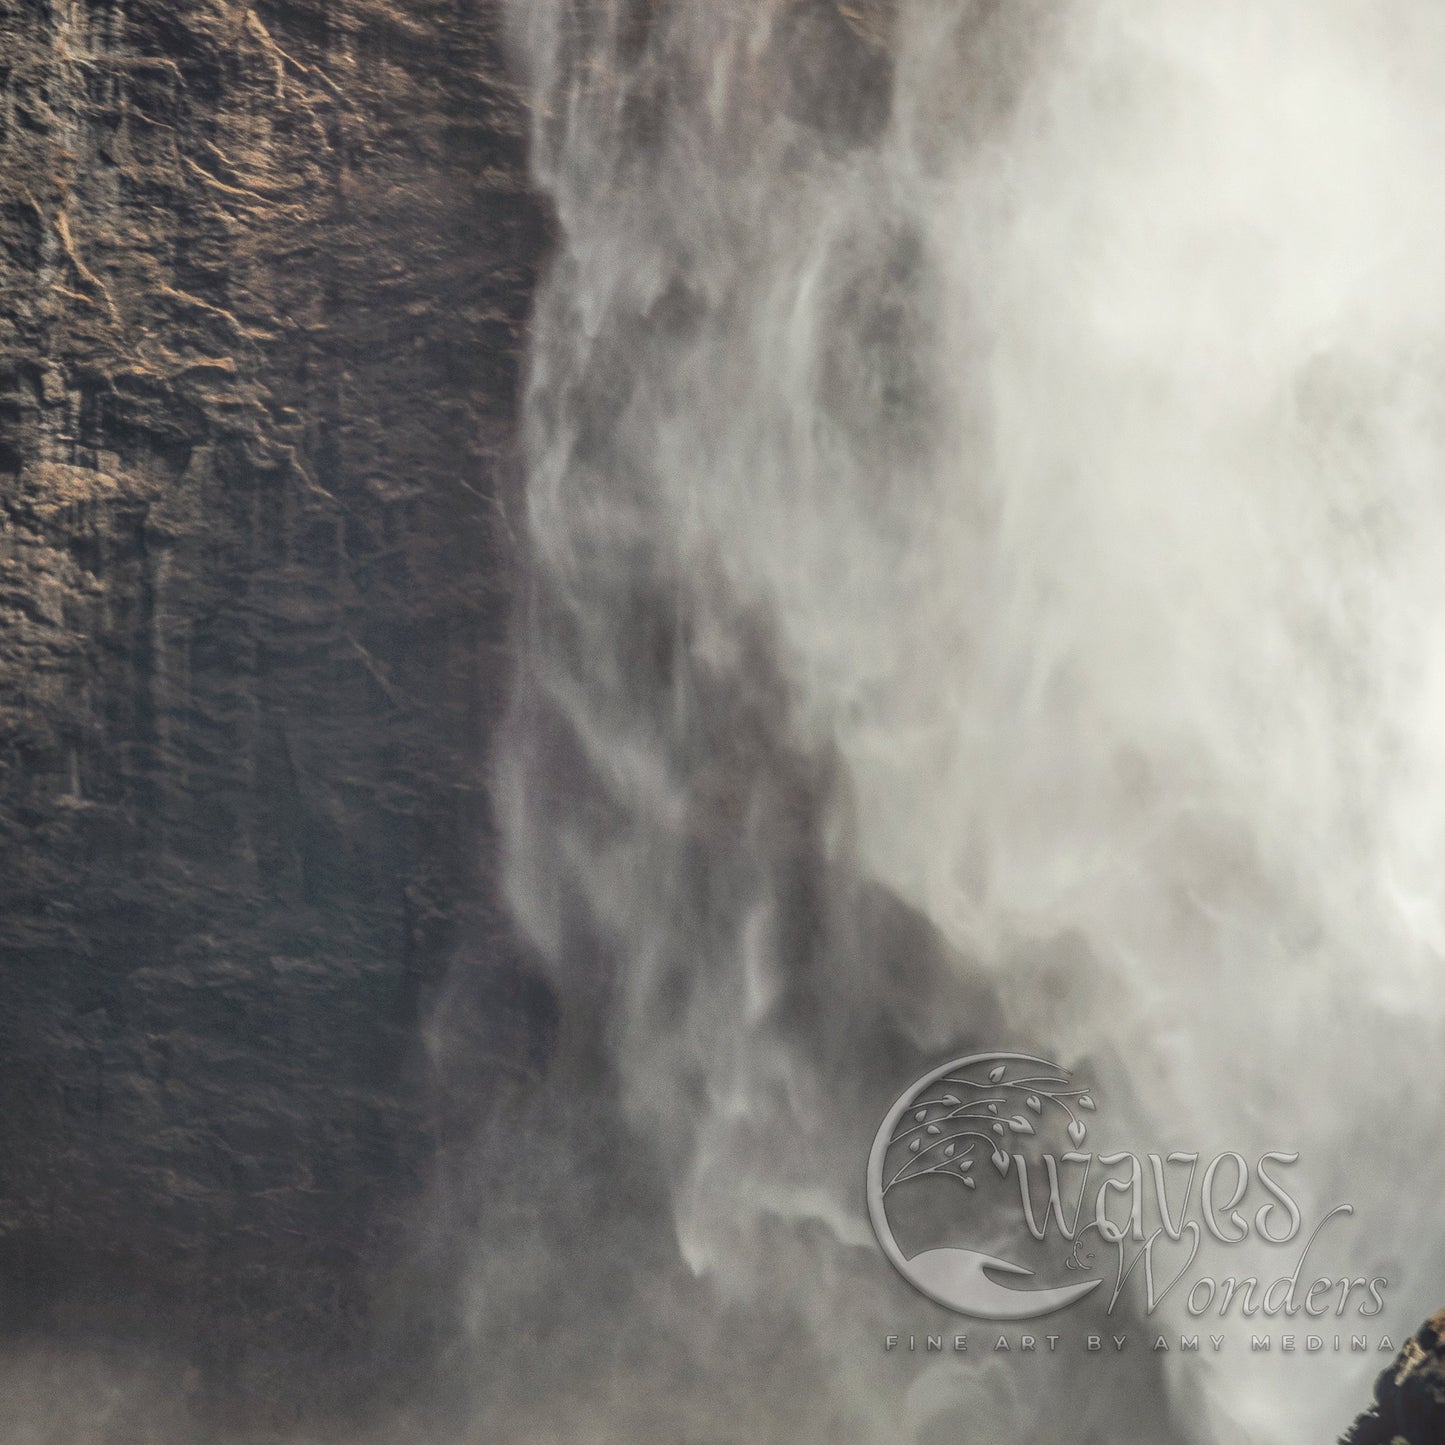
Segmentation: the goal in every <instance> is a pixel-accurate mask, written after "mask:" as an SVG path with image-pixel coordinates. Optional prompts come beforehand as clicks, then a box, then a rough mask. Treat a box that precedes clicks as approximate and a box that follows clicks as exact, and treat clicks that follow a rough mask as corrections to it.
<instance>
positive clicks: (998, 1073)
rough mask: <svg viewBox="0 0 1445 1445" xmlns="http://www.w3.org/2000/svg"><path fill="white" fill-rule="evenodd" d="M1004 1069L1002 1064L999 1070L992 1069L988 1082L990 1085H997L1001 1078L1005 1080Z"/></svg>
mask: <svg viewBox="0 0 1445 1445" xmlns="http://www.w3.org/2000/svg"><path fill="white" fill-rule="evenodd" d="M1003 1068H1004V1066H1003V1065H1002V1064H1000V1065H999V1066H998V1068H996V1069H991V1070H990V1071H989V1075H988V1081H989V1083H990V1084H996V1083H998V1081H999V1080H1000V1079H1001V1078H1003Z"/></svg>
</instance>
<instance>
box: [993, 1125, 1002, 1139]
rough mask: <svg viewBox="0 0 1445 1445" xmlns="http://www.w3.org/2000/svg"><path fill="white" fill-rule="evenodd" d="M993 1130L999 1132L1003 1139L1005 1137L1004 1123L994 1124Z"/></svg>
mask: <svg viewBox="0 0 1445 1445" xmlns="http://www.w3.org/2000/svg"><path fill="white" fill-rule="evenodd" d="M993 1132H994V1133H995V1134H997V1135H998V1136H999V1138H1000V1139H1002V1138H1003V1125H1002V1124H995V1125H993Z"/></svg>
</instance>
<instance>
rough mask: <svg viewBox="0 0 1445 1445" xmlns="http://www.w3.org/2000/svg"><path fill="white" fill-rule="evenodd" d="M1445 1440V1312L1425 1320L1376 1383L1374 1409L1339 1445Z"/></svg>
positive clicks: (1433, 1444)
mask: <svg viewBox="0 0 1445 1445" xmlns="http://www.w3.org/2000/svg"><path fill="white" fill-rule="evenodd" d="M1441 1440H1445V1310H1441V1311H1440V1312H1439V1313H1438V1314H1437V1315H1435V1316H1433V1317H1432V1318H1431V1319H1429V1320H1427V1321H1426V1322H1425V1323H1424V1324H1423V1325H1422V1326H1421V1327H1420V1332H1419V1334H1417V1335H1416V1336H1415V1338H1414V1339H1413V1340H1411V1341H1410V1342H1409V1343H1408V1344H1407V1345H1406V1346H1405V1348H1404V1349H1403V1350H1401V1351H1400V1354H1399V1356H1398V1358H1397V1359H1396V1360H1395V1363H1394V1364H1392V1365H1391V1366H1390V1367H1389V1368H1388V1369H1386V1370H1384V1371H1382V1372H1381V1374H1380V1378H1379V1379H1378V1380H1376V1381H1375V1403H1374V1405H1372V1406H1371V1408H1370V1409H1369V1410H1368V1411H1366V1413H1365V1414H1363V1415H1362V1416H1360V1418H1359V1419H1358V1420H1357V1421H1356V1422H1355V1425H1354V1428H1353V1429H1352V1430H1351V1431H1350V1432H1349V1433H1348V1434H1347V1435H1345V1436H1343V1437H1342V1438H1341V1441H1340V1445H1438V1442H1439V1441H1441Z"/></svg>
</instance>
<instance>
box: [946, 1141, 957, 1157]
mask: <svg viewBox="0 0 1445 1445" xmlns="http://www.w3.org/2000/svg"><path fill="white" fill-rule="evenodd" d="M957 1149H958V1145H957V1144H950V1145H949V1146H948V1148H947V1149H945V1150H944V1151H943V1157H944V1158H945V1159H952V1158H953V1156H954V1153H955V1151H956V1150H957Z"/></svg>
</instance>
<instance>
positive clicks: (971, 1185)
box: [963, 1174, 978, 1189]
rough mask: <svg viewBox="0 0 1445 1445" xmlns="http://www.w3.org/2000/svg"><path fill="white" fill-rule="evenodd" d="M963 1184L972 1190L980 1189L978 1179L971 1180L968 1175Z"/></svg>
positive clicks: (964, 1177) (965, 1176)
mask: <svg viewBox="0 0 1445 1445" xmlns="http://www.w3.org/2000/svg"><path fill="white" fill-rule="evenodd" d="M963 1182H964V1183H965V1184H967V1185H968V1187H969V1188H970V1189H977V1188H978V1181H977V1180H976V1179H970V1178H969V1177H968V1175H967V1174H965V1175H964V1176H963Z"/></svg>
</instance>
